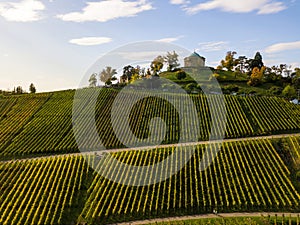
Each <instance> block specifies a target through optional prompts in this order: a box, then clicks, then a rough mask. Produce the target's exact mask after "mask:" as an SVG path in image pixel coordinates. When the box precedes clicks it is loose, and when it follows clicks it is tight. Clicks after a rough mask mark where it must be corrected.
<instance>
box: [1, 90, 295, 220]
mask: <svg viewBox="0 0 300 225" xmlns="http://www.w3.org/2000/svg"><path fill="white" fill-rule="evenodd" d="M93 93H94V90H92V89H82V90H81V91H79V92H75V91H71V90H69V91H59V92H54V93H41V94H35V95H29V94H28V95H24V96H12V97H4V98H2V99H0V158H1V160H2V161H0V224H5V225H10V224H76V223H83V224H85V223H87V224H110V223H115V222H123V221H131V220H139V219H140V220H141V219H145V218H157V217H169V216H178V215H187V214H203V213H211V212H212V211H213V210H214V209H217V210H218V211H219V212H253V211H256V212H257V211H265V212H270V211H275V212H276V211H277V212H280V211H281V212H282V211H285V212H299V210H300V194H299V191H300V182H299V181H300V180H297V179H298V176H299V178H300V147H299V146H300V136H299V134H298V135H297V134H296V133H299V131H300V107H299V106H297V105H293V104H291V103H289V102H287V101H285V100H284V99H281V98H276V97H268V98H267V97H255V96H253V97H241V96H231V95H225V96H224V100H225V107H226V110H225V109H224V115H226V124H225V125H226V129H225V130H224V133H223V131H222V129H221V128H222V126H221V124H222V122H223V121H222V120H223V119H224V118H225V117H224V115H223V117H222V115H220V114H216V115H215V114H213V112H214V111H215V110H216V109H218V107H219V103H220V101H221V100H222V98H223V97H222V96H220V95H208V96H204V95H200V94H197V95H189V96H186V95H182V94H174V93H173V94H171V93H160V97H156V96H155V95H153V93H152V92H151V91H148V92H146V91H143V90H128V91H125V92H122V95H120V91H118V90H114V89H108V88H104V89H101V90H100V91H99V95H97V96H96V98H94V97H93ZM139 96H144V97H143V98H140V99H139V100H138V101H137V102H136V103H135V104H134V105H133V107H131V108H130V110H129V114H128V117H127V116H124V114H122V113H123V112H124V111H126V110H127V107H128V105H130V103H129V102H130V101H131V100H132V99H138V97H139ZM187 98H188V99H190V102H191V104H192V105H193V107H194V108H193V110H194V111H195V114H190V115H189V112H190V111H191V110H192V109H191V108H190V107H191V105H189V104H188V100H187ZM74 104H75V105H76V104H77V106H78V107H77V108H76V107H74ZM116 105H117V107H116V108H114V107H115V106H116ZM176 107H180V108H181V109H182V111H180V110H178V108H176ZM112 111H114V113H115V114H114V115H115V116H116V118H113V116H112ZM91 112H92V113H91ZM182 112H183V114H182ZM155 118H161V120H162V121H163V122H164V124H165V128H166V129H165V134H163V132H162V130H164V129H163V125H162V124H156V125H157V127H158V129H153V127H151V126H150V125H149V124H151V122H153V121H152V120H153V119H155ZM116 121H117V123H116V124H117V129H118V130H119V132H121V134H122V137H120V136H118V134H117V133H116V127H114V125H116V124H115V122H116ZM124 121H125V122H126V123H128V126H129V127H128V126H126V124H125V123H124ZM214 121H215V123H216V124H215V127H213V126H212V124H213V123H214ZM197 122H198V123H197ZM184 126H185V128H184ZM91 127H95V129H94V130H95V131H96V136H97V137H95V136H94V134H93V133H92V132H90V128H91ZM91 130H92V129H91ZM212 133H214V135H215V137H222V136H223V135H224V137H225V138H226V139H228V140H227V141H226V142H223V143H222V144H220V143H219V142H218V141H213V142H210V143H208V142H203V143H197V144H196V143H189V142H197V141H207V140H209V139H210V136H211V134H212ZM292 133H294V134H295V135H291V134H292ZM273 134H288V135H287V136H285V137H284V138H283V136H282V135H281V136H280V137H278V138H276V139H274V138H270V137H268V138H267V137H263V138H256V136H263V135H273ZM131 135H133V136H135V137H137V138H139V139H142V140H147V139H148V138H150V137H151V138H152V139H151V141H152V142H153V143H156V142H158V143H162V144H168V145H167V146H163V145H160V146H158V147H149V144H148V143H150V144H151V142H145V143H144V144H141V145H138V146H139V147H142V146H146V150H145V149H144V148H143V150H142V149H138V150H128V151H126V150H123V149H122V148H126V147H128V146H135V147H137V145H136V142H135V140H134V138H132V136H131ZM75 137H76V138H77V142H76V138H75ZM78 137H79V138H82V139H80V140H81V142H80V143H79V142H78ZM247 137H255V138H251V139H250V138H247ZM239 138H246V139H239ZM231 139H232V140H231ZM98 140H101V142H102V144H99V142H98ZM177 143H185V144H183V145H176V144H177ZM187 143H189V144H187ZM78 146H79V147H80V151H90V150H94V149H96V150H99V149H104V148H105V149H117V150H115V151H112V152H111V153H110V154H109V156H112V157H107V156H108V155H105V154H103V155H97V154H96V153H95V152H82V153H83V154H79V147H78ZM191 150H192V151H191ZM191 152H193V154H192V155H190V153H191ZM216 152H218V153H217V154H216V155H215V153H216ZM66 153H67V154H66ZM73 153H74V154H73ZM63 154H64V155H63ZM171 155H172V156H174V157H169V156H171ZM205 155H206V156H208V158H205V157H204V156H205ZM214 156H216V157H215V158H214ZM31 157H33V158H32V159H30V158H31ZM210 157H211V158H214V161H213V163H212V164H209V166H208V168H207V169H205V170H200V166H201V165H202V163H204V164H205V163H209V161H208V159H209V158H210ZM25 158H28V159H25ZM167 158H170V160H164V159H167ZM5 160H6V161H5ZM114 160H115V161H117V162H122V163H124V164H127V165H131V166H132V167H136V168H138V172H141V171H142V169H140V168H147V169H146V172H145V173H144V174H146V176H137V175H135V174H134V173H133V171H132V170H131V169H127V170H126V169H122V168H121V167H118V166H115V164H114V162H115V161H114ZM163 161H166V162H167V163H166V164H162V165H163V167H161V168H160V169H158V167H152V166H151V165H155V164H156V163H157V164H158V163H160V162H163ZM185 162H187V163H185ZM179 165H183V167H182V168H181V167H179V168H180V169H179V170H178V172H176V173H173V172H172V171H173V168H178V166H179ZM90 166H91V167H90ZM92 168H93V169H92ZM95 168H96V170H94V169H95ZM97 171H102V172H104V173H103V174H100V173H98V172H97ZM169 174H173V175H170V176H167V177H168V179H164V180H162V181H159V182H154V183H153V184H151V185H146V186H145V185H144V186H140V185H126V184H124V183H121V182H120V183H118V182H114V181H113V180H114V179H116V180H117V178H118V179H120V180H123V181H124V182H125V183H127V184H130V183H131V184H133V183H134V184H140V183H143V182H144V181H145V180H159V177H164V176H165V175H169ZM106 175H109V176H111V177H112V178H113V179H108V178H107V176H106Z"/></svg>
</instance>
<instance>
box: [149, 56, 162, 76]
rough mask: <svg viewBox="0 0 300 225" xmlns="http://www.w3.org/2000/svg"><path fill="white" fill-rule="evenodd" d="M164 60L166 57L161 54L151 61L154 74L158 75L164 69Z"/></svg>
mask: <svg viewBox="0 0 300 225" xmlns="http://www.w3.org/2000/svg"><path fill="white" fill-rule="evenodd" d="M164 61H165V60H164V58H163V57H162V56H160V55H159V56H157V57H156V58H155V59H154V60H153V61H152V62H151V65H150V68H151V70H152V72H153V75H154V76H157V75H158V73H159V72H160V71H161V70H162V68H163V66H164Z"/></svg>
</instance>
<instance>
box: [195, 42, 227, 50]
mask: <svg viewBox="0 0 300 225" xmlns="http://www.w3.org/2000/svg"><path fill="white" fill-rule="evenodd" d="M199 45H200V49H199V50H200V51H205V52H214V51H221V50H226V49H228V42H226V41H217V42H202V43H199Z"/></svg>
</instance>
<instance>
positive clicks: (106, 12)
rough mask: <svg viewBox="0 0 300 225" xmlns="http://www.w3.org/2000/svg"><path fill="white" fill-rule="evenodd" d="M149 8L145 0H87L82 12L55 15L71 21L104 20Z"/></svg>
mask: <svg viewBox="0 0 300 225" xmlns="http://www.w3.org/2000/svg"><path fill="white" fill-rule="evenodd" d="M151 9H153V7H152V5H151V3H148V2H147V0H137V1H124V0H109V1H108V0H106V1H98V2H87V6H86V7H84V8H83V9H82V12H71V13H67V14H64V15H58V16H57V17H58V18H60V19H62V20H64V21H72V22H86V21H98V22H106V21H109V20H113V19H117V18H120V17H133V16H136V15H137V14H138V13H141V12H143V11H147V10H151Z"/></svg>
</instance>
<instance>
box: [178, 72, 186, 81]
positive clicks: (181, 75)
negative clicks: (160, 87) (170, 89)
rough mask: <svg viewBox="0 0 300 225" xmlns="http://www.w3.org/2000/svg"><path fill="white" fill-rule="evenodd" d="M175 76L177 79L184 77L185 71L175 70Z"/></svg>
mask: <svg viewBox="0 0 300 225" xmlns="http://www.w3.org/2000/svg"><path fill="white" fill-rule="evenodd" d="M176 78H177V79H178V80H181V79H184V78H186V72H185V71H184V70H179V71H176Z"/></svg>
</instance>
